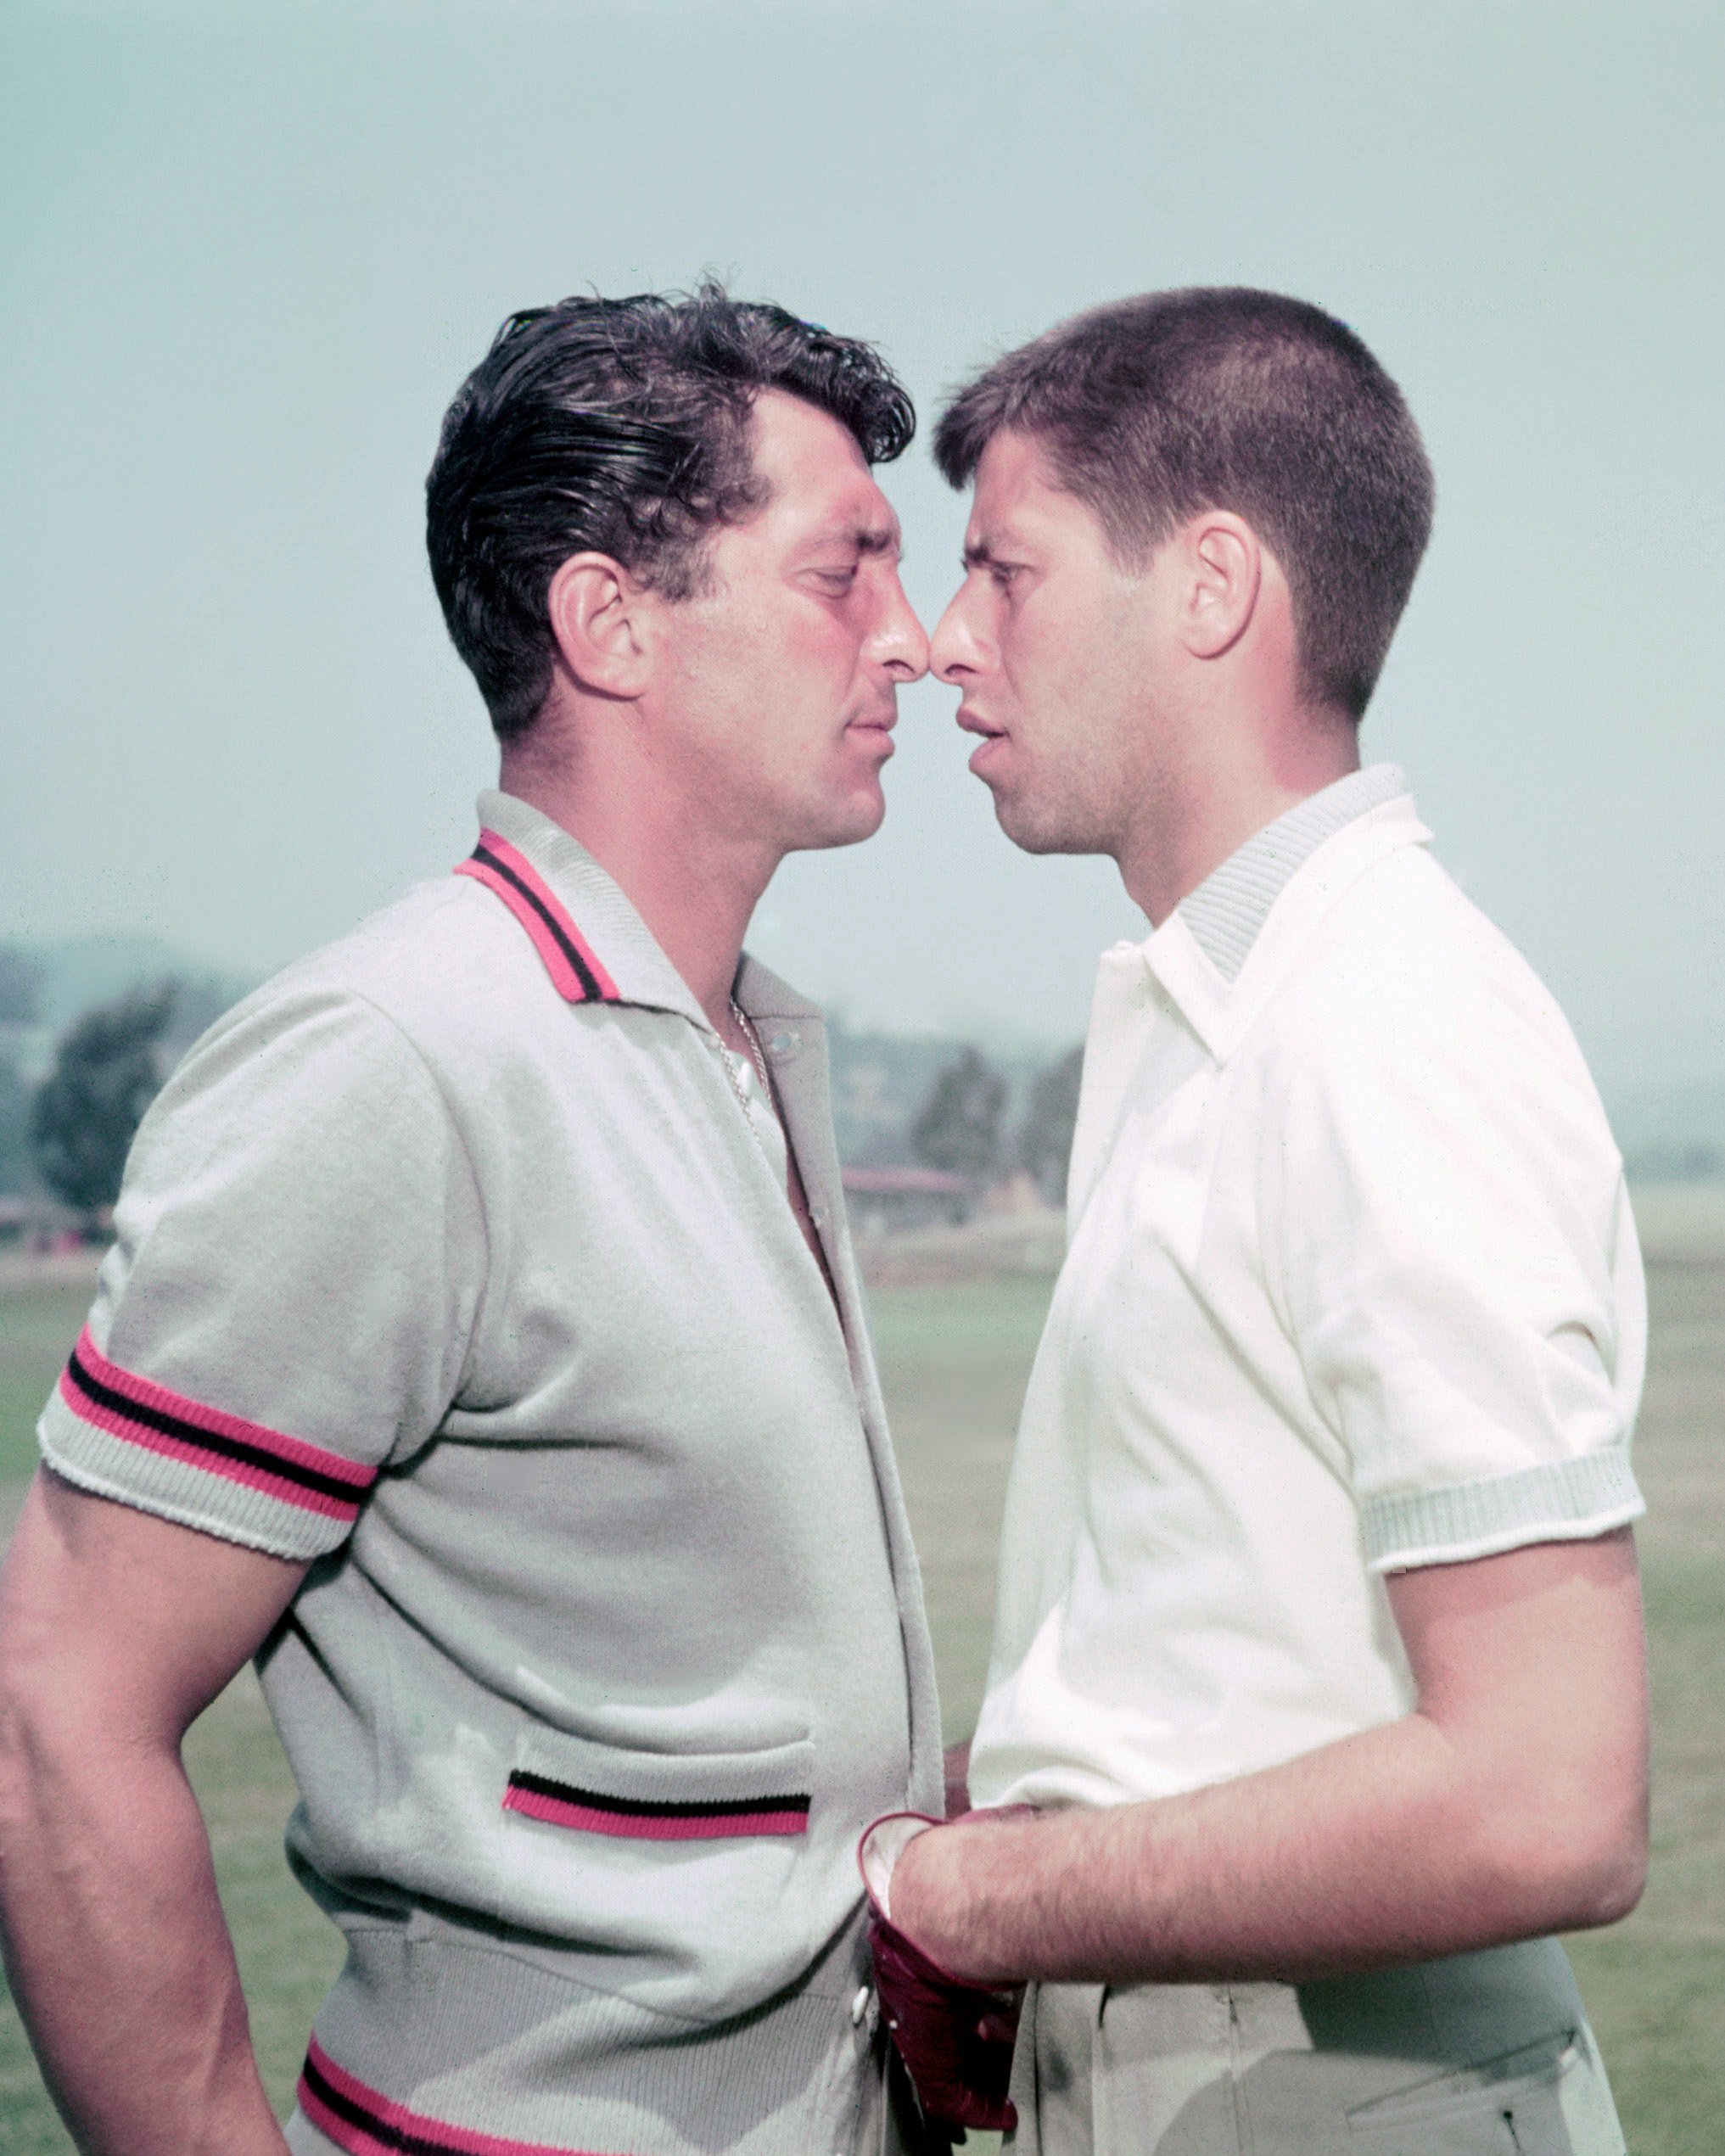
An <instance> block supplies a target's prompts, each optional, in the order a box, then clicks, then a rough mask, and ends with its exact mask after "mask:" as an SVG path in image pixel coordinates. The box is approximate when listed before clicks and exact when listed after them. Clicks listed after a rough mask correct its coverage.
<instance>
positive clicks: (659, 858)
mask: <svg viewBox="0 0 1725 2156" xmlns="http://www.w3.org/2000/svg"><path fill="white" fill-rule="evenodd" d="M595 776H596V775H594V774H591V773H589V774H583V773H580V772H578V771H571V770H567V769H557V768H554V767H553V766H552V764H551V763H550V760H549V759H546V758H544V757H540V756H533V755H525V754H522V753H511V752H510V751H509V750H507V749H506V750H505V752H504V756H503V767H502V770H501V775H500V776H499V780H498V783H499V785H500V786H501V788H502V790H503V792H506V793H512V794H514V795H515V796H516V797H517V798H518V799H520V800H523V801H525V802H526V803H528V804H529V806H530V807H532V808H535V809H538V810H539V812H540V815H543V816H548V817H549V818H550V819H551V820H552V822H553V823H554V824H557V825H558V826H560V827H561V828H562V829H563V830H564V831H566V832H568V834H569V836H570V837H572V838H575V839H578V840H579V841H580V843H581V844H582V845H583V846H584V847H585V848H586V850H587V851H588V853H590V854H591V855H592V857H593V859H594V860H596V862H597V863H598V865H599V866H600V867H601V868H602V869H603V870H604V871H605V873H606V874H607V875H608V876H610V877H611V879H612V880H613V882H615V883H616V884H617V886H618V887H619V889H620V890H621V891H622V893H623V894H624V897H625V898H626V899H628V900H629V902H630V904H631V905H632V906H633V907H634V908H635V910H636V912H637V913H638V914H639V915H640V916H641V920H642V921H644V922H645V924H646V926H647V930H648V932H649V933H650V934H651V935H652V938H653V940H654V942H655V943H657V944H658V946H659V949H661V950H662V951H664V955H665V956H666V957H667V958H668V959H669V960H670V962H671V964H672V965H673V966H675V968H676V970H677V972H678V973H679V974H680V976H681V977H682V978H683V980H684V981H685V983H686V984H687V986H688V988H689V989H690V992H691V993H692V994H693V996H694V998H695V1000H696V1001H697V1003H698V1004H699V1005H700V1006H701V1008H702V1009H703V1011H705V1012H706V1014H707V1016H708V1019H710V1020H711V1022H712V1023H713V1025H714V1028H716V1029H717V1031H718V1032H719V1033H720V1034H721V1035H722V1036H724V1037H725V1038H726V1039H729V1038H730V1037H731V1034H732V1033H734V1032H735V1031H736V1028H735V1025H734V1022H733V1021H732V1020H731V1016H730V1004H731V988H732V984H733V983H734V982H735V981H736V969H737V966H738V963H739V961H740V960H741V957H742V939H743V937H744V936H745V934H746V933H747V932H748V924H749V921H750V918H751V916H753V912H754V910H755V907H756V905H757V904H759V900H760V896H761V893H763V892H764V890H765V888H766V887H767V884H768V883H769V882H770V880H771V878H772V875H773V871H774V870H775V869H776V868H777V866H778V861H777V860H776V857H774V856H772V855H771V854H770V852H769V851H768V849H766V848H763V847H760V846H759V845H756V846H753V847H751V846H748V845H742V844H736V843H729V844H727V843H725V841H724V840H723V839H722V838H720V837H717V836H715V835H714V834H713V833H712V832H708V831H705V830H703V828H702V826H701V823H700V820H699V819H698V817H697V816H696V815H689V814H684V813H681V812H680V810H679V809H678V808H677V806H676V805H675V804H673V803H669V802H668V801H667V800H666V798H665V796H664V792H663V790H662V789H656V788H655V787H653V786H652V784H651V782H650V781H646V780H644V781H643V782H642V783H640V784H638V785H635V786H630V787H614V786H610V785H606V784H602V783H591V782H590V781H591V780H592V779H593V778H594V777H595Z"/></svg>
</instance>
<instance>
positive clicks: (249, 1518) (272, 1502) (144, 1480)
mask: <svg viewBox="0 0 1725 2156" xmlns="http://www.w3.org/2000/svg"><path fill="white" fill-rule="evenodd" d="M36 1441H37V1442H38V1444H39V1445H40V1446H41V1448H42V1459H43V1460H44V1461H45V1462H46V1464H48V1467H49V1468H51V1469H52V1470H53V1472H54V1473H55V1474H56V1475H58V1476H59V1477H60V1478H61V1480H62V1481H67V1482H70V1483H71V1484H72V1485H73V1486H74V1487H75V1488H77V1489H80V1490H87V1491H88V1492H90V1493H91V1494H92V1496H94V1497H98V1498H112V1499H113V1500H114V1502H115V1504H129V1505H131V1506H132V1508H133V1509H134V1510H135V1511H138V1512H149V1513H154V1515H155V1516H156V1518H157V1519H159V1520H171V1521H172V1522H173V1523H174V1525H175V1526H179V1527H193V1528H196V1529H197V1531H198V1532H199V1533H200V1534H205V1535H215V1536H216V1537H218V1538H219V1539H220V1540H221V1541H222V1542H229V1543H239V1544H240V1545H241V1547H242V1548H246V1549H256V1550H261V1551H262V1552H263V1553H264V1554H265V1555H266V1556H269V1557H283V1558H287V1559H288V1560H291V1561H294V1562H298V1563H304V1562H307V1561H309V1560H311V1559H312V1558H314V1557H322V1556H323V1555H324V1554H326V1553H327V1552H328V1551H329V1550H332V1549H335V1548H339V1546H340V1545H341V1543H343V1542H344V1541H345V1540H346V1538H347V1536H348V1533H349V1532H350V1529H349V1526H347V1524H346V1523H345V1522H344V1521H341V1520H331V1519H328V1518H325V1517H322V1516H321V1515H316V1514H313V1513H308V1512H306V1511H305V1510H303V1509H301V1508H300V1506H298V1505H297V1504H292V1503H289V1502H284V1501H283V1500H282V1499H280V1498H277V1497H275V1496H273V1495H272V1494H271V1493H270V1492H268V1491H266V1490H263V1489H257V1488H251V1487H246V1486H245V1485H244V1484H242V1483H238V1482H234V1481H228V1480H227V1479H225V1478H221V1477H218V1476H214V1475H212V1474H210V1473H209V1472H207V1471H206V1470H204V1469H203V1468H201V1467H197V1466H193V1465H192V1464H188V1462H187V1461H185V1460H182V1459H173V1458H171V1457H169V1456H167V1455H165V1454H163V1453H153V1452H148V1451H144V1450H142V1449H141V1448H138V1447H137V1446H136V1445H132V1444H130V1443H128V1442H126V1440H124V1439H122V1438H118V1437H115V1436H112V1435H111V1434H110V1433H109V1432H108V1431H104V1430H98V1429H95V1428H92V1426H91V1425H90V1424H88V1423H87V1422H84V1421H82V1420H80V1418H79V1417H78V1416H77V1415H76V1414H73V1413H72V1412H71V1411H70V1409H69V1408H67V1407H66V1405H65V1403H64V1401H63V1400H62V1399H61V1398H60V1397H59V1396H58V1395H56V1396H55V1397H53V1399H51V1400H50V1401H49V1403H48V1407H47V1408H46V1409H45V1411H44V1412H43V1414H42V1420H41V1421H40V1422H39V1423H38V1424H37V1425H36Z"/></svg>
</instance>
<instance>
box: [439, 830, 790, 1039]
mask: <svg viewBox="0 0 1725 2156" xmlns="http://www.w3.org/2000/svg"><path fill="white" fill-rule="evenodd" d="M456 875H457V876H467V877H469V878H471V879H472V880H473V882H476V883H479V884H481V885H483V886H484V888H485V889H486V890H487V891H489V892H490V893H491V894H492V896H493V897H495V898H496V899H501V902H502V903H503V904H504V905H506V906H507V908H508V909H509V911H510V912H511V913H512V914H513V916H515V919H516V920H517V921H518V923H519V924H520V926H521V927H522V928H523V929H524V931H525V932H526V934H527V936H528V938H529V941H530V942H531V944H532V945H533V948H534V950H535V953H536V954H537V955H538V957H539V959H540V962H541V964H542V965H543V966H544V967H545V970H546V975H547V977H549V978H550V980H551V982H552V984H553V986H554V987H555V988H556V989H557V993H558V994H559V995H561V996H563V998H564V999H565V1000H567V1001H568V1002H569V1003H571V1004H598V1005H605V1004H632V1005H639V1006H641V1007H642V1008H644V1009H647V1010H652V1011H676V1012H678V1013H680V1015H681V1016H683V1017H686V1018H687V1019H689V1020H690V1021H691V1022H692V1023H693V1024H694V1025H696V1026H697V1027H699V1028H702V1029H703V1031H705V1032H709V1033H710V1032H711V1030H712V1027H711V1024H710V1022H709V1021H708V1017H707V1015H706V1013H705V1012H704V1011H703V1010H702V1008H701V1006H700V1005H699V1004H698V1003H697V1001H696V1000H695V996H694V994H693V992H692V989H691V988H690V987H689V985H688V983H686V981H685V980H684V979H683V977H682V976H681V974H680V973H679V972H678V971H677V969H676V968H675V966H673V965H672V963H671V961H670V960H669V958H668V957H667V956H666V955H665V954H664V950H663V949H661V948H660V946H659V944H658V942H657V941H656V939H655V938H654V937H653V935H652V931H651V930H650V929H649V928H648V927H647V923H646V922H645V921H643V920H642V919H641V916H640V915H639V914H638V913H637V912H636V910H635V908H634V906H633V905H632V904H630V900H629V898H628V895H627V893H625V892H624V890H623V889H622V888H621V886H620V885H619V884H618V883H617V882H615V880H614V879H613V877H611V876H608V875H607V873H606V872H605V871H604V870H603V869H602V868H601V867H600V865H599V864H598V863H597V861H596V860H594V859H593V857H592V855H591V854H590V853H588V852H587V850H586V848H585V847H584V846H583V845H581V844H580V842H579V840H577V839H576V838H575V837H574V836H573V835H572V834H571V833H570V832H568V831H565V830H564V829H563V826H562V825H560V824H557V823H555V822H553V821H552V819H551V818H550V817H549V816H547V815H544V814H543V813H542V812H541V811H540V809H535V807H534V806H533V805H532V804H531V803H530V802H527V801H524V800H522V799H521V798H519V796H518V795H516V794H512V793H504V792H501V791H498V790H496V789H488V790H487V791H486V792H484V793H482V794H481V795H480V796H479V844H478V846H477V847H475V848H474V849H473V853H472V854H470V855H469V857H468V859H467V860H464V861H462V863H461V864H460V865H459V866H458V867H457V868H456ZM736 994H737V997H738V1000H740V1001H741V1003H742V1007H743V1009H744V1010H745V1011H748V1014H749V1016H751V1017H752V1018H754V1019H756V1020H757V1021H759V1022H761V1023H763V1024H764V1025H766V1026H767V1027H769V1028H774V1027H776V1026H779V1025H781V1024H788V1025H790V1026H792V1027H795V1028H802V1027H805V1026H809V1027H813V1026H819V1025H820V1022H821V1021H820V1008H819V1006H818V1005H815V1004H812V1003H810V1002H809V1001H808V1000H806V999H805V998H804V997H802V996H799V995H798V994H797V993H796V991H795V990H794V989H792V988H788V987H787V985H786V984H785V983H784V982H782V981H781V980H779V979H778V978H777V977H776V976H775V975H774V974H772V973H770V972H768V971H767V970H766V968H765V967H764V966H760V965H759V964H758V963H757V962H756V961H755V960H753V959H751V958H749V956H748V954H747V953H745V954H744V956H743V962H742V969H741V971H740V972H739V973H738V976H737V982H736Z"/></svg>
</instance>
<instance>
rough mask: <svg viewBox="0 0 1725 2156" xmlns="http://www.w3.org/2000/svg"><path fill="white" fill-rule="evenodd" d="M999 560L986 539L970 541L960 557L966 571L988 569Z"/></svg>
mask: <svg viewBox="0 0 1725 2156" xmlns="http://www.w3.org/2000/svg"><path fill="white" fill-rule="evenodd" d="M962 559H963V562H964V565H965V567H966V568H967V569H985V568H991V567H992V566H993V565H994V563H996V562H998V561H999V560H1000V556H999V555H998V554H997V553H996V552H994V548H993V547H992V546H989V542H988V540H986V539H973V540H971V541H970V542H969V544H968V545H967V546H966V548H965V550H964V554H963V556H962Z"/></svg>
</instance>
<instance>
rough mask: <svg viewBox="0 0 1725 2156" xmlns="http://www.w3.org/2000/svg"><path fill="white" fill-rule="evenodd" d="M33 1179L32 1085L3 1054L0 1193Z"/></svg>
mask: <svg viewBox="0 0 1725 2156" xmlns="http://www.w3.org/2000/svg"><path fill="white" fill-rule="evenodd" d="M29 1182H30V1088H29V1087H28V1086H27V1085H26V1084H25V1083H24V1080H23V1079H22V1078H20V1076H19V1075H18V1071H17V1067H16V1066H15V1065H14V1062H13V1061H12V1058H11V1057H10V1056H7V1055H3V1054H0V1192H3V1193H4V1194H5V1195H7V1196H11V1194H12V1193H13V1192H14V1191H15V1190H25V1189H26V1188H27V1187H28V1185H29Z"/></svg>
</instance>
